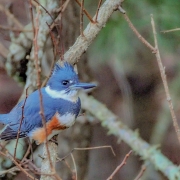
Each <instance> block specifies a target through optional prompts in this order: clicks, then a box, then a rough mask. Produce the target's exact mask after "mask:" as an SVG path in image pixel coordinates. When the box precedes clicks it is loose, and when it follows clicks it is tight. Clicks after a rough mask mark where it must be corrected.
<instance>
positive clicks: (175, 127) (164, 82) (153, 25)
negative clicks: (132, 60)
mask: <svg viewBox="0 0 180 180" xmlns="http://www.w3.org/2000/svg"><path fill="white" fill-rule="evenodd" d="M151 24H152V29H153V35H154V43H155V49H156V51H155V56H156V59H157V62H158V66H159V70H160V74H161V78H162V82H163V85H164V89H165V93H166V98H167V101H168V105H169V109H170V112H171V116H172V120H173V125H174V129H175V131H176V135H177V137H178V140H179V143H180V129H179V125H178V121H177V118H176V115H175V112H174V108H173V104H172V99H171V96H170V92H169V87H168V83H167V78H166V73H165V68H164V67H163V64H162V60H161V56H160V52H159V48H158V42H157V37H156V34H157V33H156V29H155V23H154V19H153V15H152V14H151Z"/></svg>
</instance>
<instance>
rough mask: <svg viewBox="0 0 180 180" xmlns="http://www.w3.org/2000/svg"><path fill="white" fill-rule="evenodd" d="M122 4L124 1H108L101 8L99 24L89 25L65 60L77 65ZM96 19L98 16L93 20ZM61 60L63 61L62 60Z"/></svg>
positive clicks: (65, 55)
mask: <svg viewBox="0 0 180 180" xmlns="http://www.w3.org/2000/svg"><path fill="white" fill-rule="evenodd" d="M121 3H122V0H106V1H105V2H104V4H103V5H102V6H101V7H100V8H99V12H98V17H97V23H91V22H90V23H89V24H88V25H87V27H86V29H85V30H84V32H83V34H84V36H79V37H78V38H77V40H76V42H75V43H74V45H73V46H71V47H70V49H69V50H68V51H67V52H66V53H65V54H64V60H65V61H68V62H69V63H71V64H74V63H76V62H77V61H78V60H79V59H80V57H81V55H82V54H83V53H84V52H86V50H87V49H88V47H89V46H90V44H91V43H92V42H93V40H94V39H95V37H96V36H97V35H98V33H99V32H100V31H101V29H102V28H103V27H105V25H106V22H107V21H108V19H109V18H110V16H111V14H112V13H113V12H114V11H115V10H117V8H118V6H120V4H121ZM93 19H94V20H95V19H96V15H95V16H94V18H93ZM60 60H61V59H60Z"/></svg>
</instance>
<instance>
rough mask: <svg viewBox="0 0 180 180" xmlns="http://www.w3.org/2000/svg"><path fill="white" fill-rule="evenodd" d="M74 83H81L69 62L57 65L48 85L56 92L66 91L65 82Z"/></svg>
mask: <svg viewBox="0 0 180 180" xmlns="http://www.w3.org/2000/svg"><path fill="white" fill-rule="evenodd" d="M67 80H68V81H72V82H73V83H77V82H79V80H78V76H77V74H76V72H75V71H74V68H73V66H72V65H71V64H69V63H68V62H64V63H63V65H62V66H61V65H59V64H58V63H56V65H55V68H54V70H53V73H52V75H51V77H50V79H49V81H48V83H47V86H50V87H51V89H54V90H64V89H65V86H63V84H62V82H63V81H67Z"/></svg>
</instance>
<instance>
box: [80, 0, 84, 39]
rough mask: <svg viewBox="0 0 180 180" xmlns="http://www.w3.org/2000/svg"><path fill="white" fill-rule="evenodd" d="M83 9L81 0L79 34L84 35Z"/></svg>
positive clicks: (82, 0)
mask: <svg viewBox="0 0 180 180" xmlns="http://www.w3.org/2000/svg"><path fill="white" fill-rule="evenodd" d="M83 9H84V0H81V10H80V34H81V36H84V34H83V15H84V13H83Z"/></svg>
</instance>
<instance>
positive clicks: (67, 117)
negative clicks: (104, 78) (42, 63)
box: [0, 62, 96, 143]
mask: <svg viewBox="0 0 180 180" xmlns="http://www.w3.org/2000/svg"><path fill="white" fill-rule="evenodd" d="M95 86H96V85H95V84H91V83H80V82H79V80H78V76H77V74H76V72H75V71H74V68H73V66H71V65H70V64H69V63H67V62H64V63H63V65H62V66H61V65H59V64H57V63H56V65H55V68H54V70H53V72H52V75H51V77H50V79H49V81H48V82H47V85H46V86H45V87H43V88H41V93H42V105H43V109H44V117H45V121H46V131H45V129H44V127H43V123H42V117H41V115H40V97H39V92H38V90H36V91H35V92H33V93H32V94H30V95H29V96H28V97H27V99H26V100H22V101H21V102H19V103H18V104H17V105H16V106H15V107H14V108H13V109H12V110H11V112H10V113H8V114H0V123H2V124H6V126H5V128H4V130H3V132H2V133H1V134H0V139H3V140H12V139H16V138H17V134H18V130H19V128H20V122H21V120H22V116H23V121H22V125H21V128H20V133H19V138H23V137H27V136H28V137H30V138H32V139H34V140H35V141H37V142H38V143H43V142H45V140H46V132H47V139H48V140H49V139H51V138H52V137H53V136H54V135H56V134H58V133H59V131H60V130H63V129H66V128H69V127H70V126H72V125H73V124H74V122H75V119H76V118H77V116H78V114H79V112H80V109H81V102H80V98H79V97H78V92H79V90H80V89H89V88H93V87H95ZM23 105H24V109H23V111H22V106H23Z"/></svg>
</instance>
